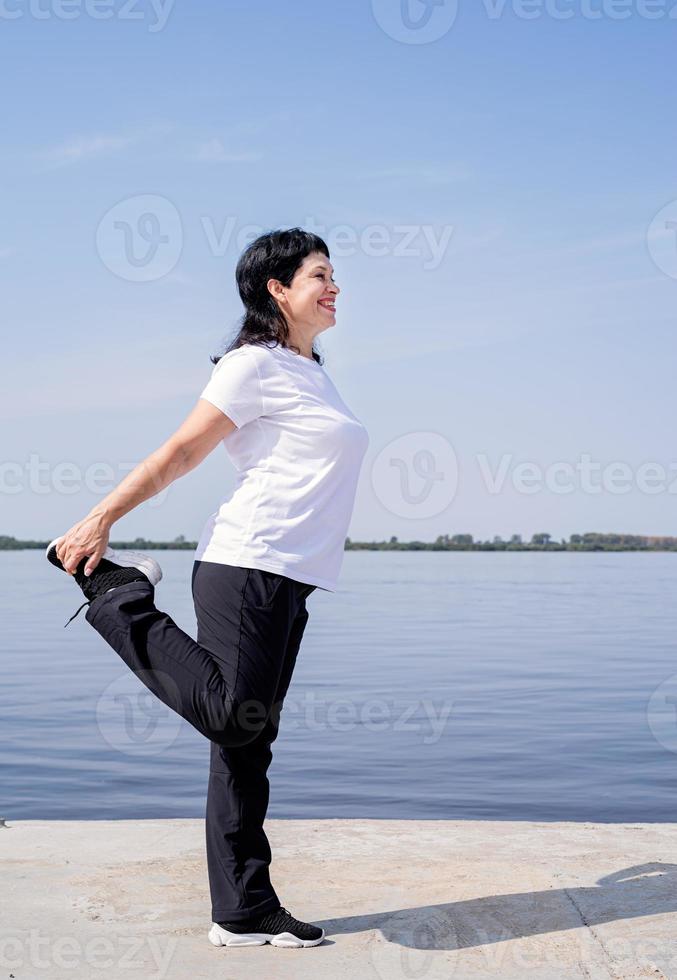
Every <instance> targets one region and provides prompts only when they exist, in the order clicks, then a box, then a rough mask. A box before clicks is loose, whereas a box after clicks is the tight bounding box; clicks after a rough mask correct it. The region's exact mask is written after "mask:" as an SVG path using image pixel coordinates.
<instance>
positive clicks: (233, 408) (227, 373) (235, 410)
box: [200, 345, 263, 429]
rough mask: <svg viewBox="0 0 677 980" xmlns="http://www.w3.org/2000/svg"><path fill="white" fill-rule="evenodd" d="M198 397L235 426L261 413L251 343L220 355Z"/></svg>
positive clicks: (257, 377)
mask: <svg viewBox="0 0 677 980" xmlns="http://www.w3.org/2000/svg"><path fill="white" fill-rule="evenodd" d="M200 398H204V399H205V400H206V401H208V402H211V404H212V405H215V406H216V407H217V408H218V409H220V410H221V411H222V412H223V413H224V415H227V416H228V418H229V419H232V420H233V422H234V423H235V425H236V426H237V427H238V429H240V428H242V426H243V425H246V424H247V422H252V421H253V420H254V419H257V418H258V417H259V416H260V415H263V393H262V391H261V378H260V376H259V371H258V366H257V363H256V354H255V352H254V351H253V350H252V348H251V345H244V346H243V347H236V348H235V350H231V351H228V352H227V353H226V354H224V355H223V356H222V357H220V358H219V360H218V362H217V363H216V364H215V365H214V370H213V371H212V376H211V378H210V379H209V381H208V382H207V384H206V386H205V388H204V389H203V390H202V392H201V394H200Z"/></svg>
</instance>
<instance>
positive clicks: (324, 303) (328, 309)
mask: <svg viewBox="0 0 677 980" xmlns="http://www.w3.org/2000/svg"><path fill="white" fill-rule="evenodd" d="M333 275H334V267H333V266H332V264H331V262H330V261H329V259H328V258H327V256H326V255H324V254H323V253H322V252H312V253H311V254H310V255H306V257H305V259H304V260H303V262H302V263H301V265H300V266H299V268H298V269H297V270H296V273H295V275H294V278H293V279H292V281H291V285H290V286H288V287H286V286H283V285H282V284H281V283H280V282H278V280H277V279H269V280H268V289H269V291H270V292H271V294H272V295H273V297H274V299H275V300H276V302H277V304H278V306H279V307H280V309H281V310H282V312H283V313H284V315H285V317H286V318H287V321H288V323H289V326H290V333H294V334H296V335H297V336H298V337H299V338H303V339H304V340H305V341H310V343H312V339H313V337H314V336H315V335H316V334H318V333H320V332H321V331H322V330H326V329H327V328H328V327H332V326H333V325H334V324H335V323H336V309H335V305H334V304H335V301H336V297H337V296H338V294H339V293H340V292H341V290H340V289H339V288H338V286H337V285H336V283H335V282H334V279H333Z"/></svg>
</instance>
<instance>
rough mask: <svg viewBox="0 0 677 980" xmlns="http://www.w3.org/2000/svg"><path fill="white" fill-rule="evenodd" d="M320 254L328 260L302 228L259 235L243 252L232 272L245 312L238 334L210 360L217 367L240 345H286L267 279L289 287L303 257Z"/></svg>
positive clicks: (281, 318) (317, 241) (281, 319)
mask: <svg viewBox="0 0 677 980" xmlns="http://www.w3.org/2000/svg"><path fill="white" fill-rule="evenodd" d="M313 252H321V253H322V254H323V255H326V256H327V258H329V249H328V248H327V245H326V242H324V241H323V239H321V238H320V237H319V236H318V235H313V234H312V233H311V232H309V231H303V229H302V228H288V229H278V230H277V231H269V232H266V233H265V234H263V235H260V236H259V237H258V238H257V239H256V240H255V241H253V242H252V243H251V244H250V245H248V246H247V248H246V249H245V250H244V252H243V253H242V255H241V256H240V258H239V260H238V263H237V268H236V270H235V279H236V282H237V288H238V292H239V293H240V299H241V300H242V303H243V304H244V308H245V312H244V315H243V316H242V319H241V320H240V323H239V327H238V333H237V335H236V336H235V338H234V340H232V341H231V343H230V344H229V345H228V346H227V348H226V349H225V350H224V351H223V352H222V353H221V354H218V355H212V356H211V357H210V360H211V361H212V362H213V363H214V364H217V363H218V362H219V360H220V359H221V358H222V357H223V355H224V354H227V353H228V351H231V350H235V349H236V348H237V347H242V346H243V345H244V344H261V343H266V342H269V341H277V342H278V343H279V344H281V345H282V346H283V347H292V348H293V349H294V350H296V351H297V353H300V351H298V349H297V348H296V347H293V345H291V344H289V327H288V324H287V321H286V319H285V317H284V314H283V313H282V311H281V310H280V308H279V306H278V305H277V303H276V302H275V300H274V299H273V297H272V296H271V294H270V292H269V291H268V287H267V285H266V284H267V282H268V280H269V279H279V281H280V282H281V283H282V285H283V286H290V285H291V281H292V279H293V278H294V275H295V274H296V270H297V269H298V268H299V266H300V265H301V263H302V262H303V260H304V259H305V258H306V256H308V255H311V254H312V253H313ZM312 353H313V357H314V359H315V360H316V361H318V363H320V364H321V363H322V358H321V356H320V355H319V353H318V352H317V351H316V350H315V349H313V352H312Z"/></svg>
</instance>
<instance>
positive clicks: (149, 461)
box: [56, 398, 236, 575]
mask: <svg viewBox="0 0 677 980" xmlns="http://www.w3.org/2000/svg"><path fill="white" fill-rule="evenodd" d="M235 428H236V426H235V423H234V422H233V421H232V419H230V418H228V416H227V415H224V414H223V412H221V411H220V410H219V409H218V408H216V407H215V406H214V405H212V404H211V403H210V402H208V401H206V400H205V399H204V398H200V399H198V402H197V404H196V405H195V407H194V408H193V410H192V411H191V413H190V414H189V415H188V416H187V417H186V419H185V420H184V422H182V424H181V425H180V426H179V428H178V429H177V430H176V432H174V433H173V434H172V435H171V436H170V437H169V439H167V441H166V442H165V443H163V444H162V445H161V446H160V447H159V448H158V449H156V450H155V451H154V452H152V453H151V454H150V455H149V456H147V457H146V458H145V459H144V460H143V461H142V462H141V463H139V464H138V466H135V467H134V469H133V470H132V471H131V472H130V473H128V474H127V476H126V477H125V478H124V480H122V481H121V482H120V483H119V484H118V486H117V487H115V489H114V490H112V491H111V492H110V493H109V494H108V496H107V497H104V499H103V500H101V501H100V502H99V503H97V504H96V505H95V506H94V507H93V508H92V510H91V511H90V512H89V514H88V515H87V517H85V518H84V519H83V520H81V521H78V523H77V524H74V525H73V527H72V528H70V530H69V531H67V532H66V534H64V535H63V536H62V537H61V539H60V541H59V543H58V545H57V549H56V553H57V556H58V558H59V560H60V562H61V564H62V565H63V567H64V568H65V569H66V571H67V572H69V573H70V574H73V572H74V571H75V570H76V568H77V567H78V565H79V564H80V562H81V561H82V559H83V558H84V557H88V558H89V561H88V562H87V565H86V567H85V574H87V575H89V574H90V573H91V572H92V571H93V570H94V569H95V568H96V566H97V565H98V564H99V561H100V559H101V556H102V555H103V553H104V551H105V550H106V547H107V546H108V539H109V535H110V529H111V527H112V525H113V524H114V523H115V521H117V520H119V519H120V518H121V517H124V515H125V514H128V513H129V512H130V511H131V510H133V509H134V508H135V507H138V505H139V504H141V503H143V502H144V501H145V500H148V498H149V497H154V496H155V495H156V494H158V493H160V492H161V491H162V490H164V489H165V487H168V486H169V484H170V483H173V482H174V480H178V479H179V477H181V476H184V475H185V474H186V473H188V472H190V470H192V469H194V468H195V467H196V466H197V465H198V463H200V462H202V460H203V459H204V458H205V456H207V455H208V454H209V453H210V452H211V451H212V449H214V447H215V446H217V445H218V443H219V442H221V440H222V439H223V438H225V436H227V435H228V434H229V433H231V432H232V431H233V430H234V429H235Z"/></svg>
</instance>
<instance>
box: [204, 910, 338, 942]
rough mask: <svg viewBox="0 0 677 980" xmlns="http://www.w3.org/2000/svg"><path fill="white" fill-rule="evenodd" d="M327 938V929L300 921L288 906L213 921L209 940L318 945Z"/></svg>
mask: <svg viewBox="0 0 677 980" xmlns="http://www.w3.org/2000/svg"><path fill="white" fill-rule="evenodd" d="M323 939H324V929H320V927H319V926H313V925H311V924H310V922H299V920H298V919H295V918H294V916H293V915H292V914H291V912H288V911H287V909H283V908H279V909H275V910H274V911H273V912H264V913H263V914H262V915H258V916H254V917H252V918H251V919H247V921H246V922H213V923H212V927H211V929H210V930H209V941H210V943H213V944H214V946H263V944H264V943H270V945H271V946H286V947H288V948H298V947H299V946H317V945H319V943H321V942H322V940H323Z"/></svg>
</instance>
